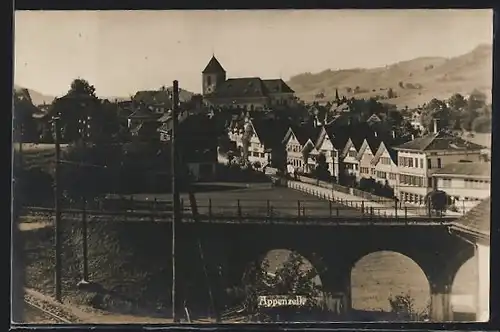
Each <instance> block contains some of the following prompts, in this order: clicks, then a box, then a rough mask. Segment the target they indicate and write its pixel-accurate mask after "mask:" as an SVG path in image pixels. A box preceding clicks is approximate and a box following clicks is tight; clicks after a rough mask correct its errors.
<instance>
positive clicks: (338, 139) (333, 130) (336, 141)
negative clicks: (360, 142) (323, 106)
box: [316, 121, 349, 151]
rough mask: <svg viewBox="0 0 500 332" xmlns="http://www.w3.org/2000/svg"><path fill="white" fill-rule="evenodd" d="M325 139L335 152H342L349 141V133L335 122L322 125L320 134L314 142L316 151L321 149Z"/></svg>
mask: <svg viewBox="0 0 500 332" xmlns="http://www.w3.org/2000/svg"><path fill="white" fill-rule="evenodd" d="M326 137H328V139H330V142H331V143H332V145H333V147H334V148H335V149H336V150H337V151H342V150H343V149H344V147H345V145H346V143H347V140H348V139H349V132H348V130H346V127H345V126H342V124H341V123H339V122H336V121H334V122H331V123H329V124H327V125H324V126H323V127H321V131H320V134H319V135H318V139H317V141H316V147H317V148H318V149H319V148H320V147H321V145H322V144H323V141H324V139H325V138H326Z"/></svg>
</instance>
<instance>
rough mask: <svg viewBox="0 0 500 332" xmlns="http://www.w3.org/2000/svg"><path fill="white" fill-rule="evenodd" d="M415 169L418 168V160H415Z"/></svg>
mask: <svg viewBox="0 0 500 332" xmlns="http://www.w3.org/2000/svg"><path fill="white" fill-rule="evenodd" d="M415 167H416V168H418V159H417V158H415Z"/></svg>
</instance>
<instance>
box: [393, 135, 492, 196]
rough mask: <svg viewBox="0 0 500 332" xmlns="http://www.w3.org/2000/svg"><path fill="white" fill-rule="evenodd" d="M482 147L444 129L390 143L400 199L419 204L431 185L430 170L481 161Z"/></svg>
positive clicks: (432, 171) (434, 170) (397, 194)
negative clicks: (396, 157) (394, 156)
mask: <svg viewBox="0 0 500 332" xmlns="http://www.w3.org/2000/svg"><path fill="white" fill-rule="evenodd" d="M482 148H483V147H482V146H480V145H477V144H474V143H471V142H468V141H465V140H464V139H462V138H460V137H456V136H453V135H451V134H449V133H446V132H444V131H441V132H437V133H431V134H428V135H425V136H422V137H418V138H416V139H414V140H412V141H410V142H406V143H404V144H402V145H399V146H397V147H394V149H395V150H396V151H397V152H398V169H399V188H398V191H397V192H396V193H395V194H396V197H399V198H400V199H401V201H403V202H411V203H419V204H423V203H424V199H425V196H426V195H427V193H428V192H430V191H431V190H432V188H433V181H432V174H433V173H434V172H436V171H437V170H439V169H441V168H443V167H445V166H446V165H448V164H451V163H455V162H459V161H461V160H468V161H471V162H480V161H481V149H482Z"/></svg>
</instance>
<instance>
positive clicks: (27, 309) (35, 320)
mask: <svg viewBox="0 0 500 332" xmlns="http://www.w3.org/2000/svg"><path fill="white" fill-rule="evenodd" d="M24 322H25V323H28V324H71V323H73V322H72V321H70V320H68V319H66V318H64V317H61V316H60V315H58V314H56V313H54V312H51V311H49V310H47V309H44V308H43V307H42V306H40V305H38V304H35V303H33V302H32V301H30V300H27V299H25V300H24Z"/></svg>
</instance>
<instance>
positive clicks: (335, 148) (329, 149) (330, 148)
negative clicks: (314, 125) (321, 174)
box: [316, 125, 346, 177]
mask: <svg viewBox="0 0 500 332" xmlns="http://www.w3.org/2000/svg"><path fill="white" fill-rule="evenodd" d="M335 129H336V128H335V127H334V126H333V125H328V126H323V127H321V130H320V134H319V137H318V139H317V141H316V150H318V151H319V152H320V153H323V154H324V155H325V159H326V163H327V165H328V171H329V172H330V174H332V175H333V176H335V177H338V175H339V151H342V150H343V148H344V146H345V142H346V140H345V139H344V137H342V135H338V134H335V131H336V130H335Z"/></svg>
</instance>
